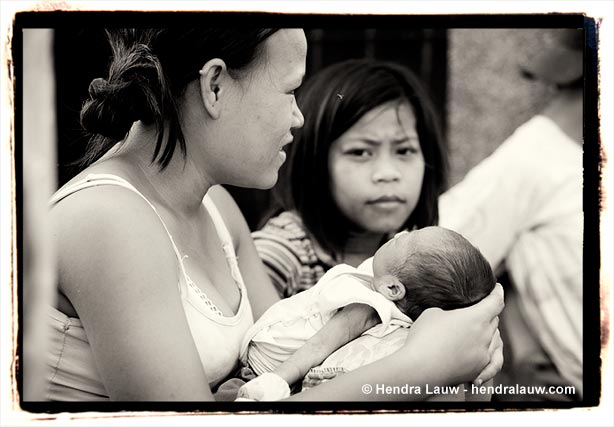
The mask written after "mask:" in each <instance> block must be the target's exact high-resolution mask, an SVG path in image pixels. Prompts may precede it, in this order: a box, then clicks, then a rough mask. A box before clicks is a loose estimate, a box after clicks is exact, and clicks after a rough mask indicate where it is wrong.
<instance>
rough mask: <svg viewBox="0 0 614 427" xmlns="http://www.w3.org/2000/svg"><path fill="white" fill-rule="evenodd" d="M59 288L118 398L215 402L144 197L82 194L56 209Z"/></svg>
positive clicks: (174, 272) (171, 256)
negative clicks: (70, 304)
mask: <svg viewBox="0 0 614 427" xmlns="http://www.w3.org/2000/svg"><path fill="white" fill-rule="evenodd" d="M51 215H52V221H53V224H54V226H55V228H54V239H55V244H56V245H57V246H56V247H57V248H58V251H59V260H58V261H59V279H60V290H61V292H63V293H64V294H65V295H66V297H67V298H68V299H69V300H70V302H71V303H72V305H73V306H74V308H75V309H76V311H77V313H78V315H79V318H80V319H81V322H82V324H83V326H84V328H85V332H86V335H87V337H88V341H89V343H90V345H91V349H92V353H93V357H94V360H95V363H96V366H97V369H98V373H99V375H100V378H101V380H102V382H103V384H104V387H105V389H106V390H107V392H108V394H109V396H110V397H111V399H114V400H146V401H156V400H166V401H170V400H184V401H186V400H201V401H202V400H213V396H212V394H211V390H210V388H209V384H208V379H207V376H206V373H205V372H204V370H203V367H202V364H201V362H200V358H199V356H198V352H197V350H196V346H195V344H194V341H193V338H192V335H191V333H190V330H189V326H188V324H187V320H186V317H185V313H184V310H183V306H182V303H181V299H180V294H179V288H178V280H179V268H178V261H177V257H176V256H175V253H174V251H173V249H172V246H171V243H170V240H169V237H168V235H167V234H166V232H165V231H164V228H163V227H162V224H161V222H160V220H159V219H158V217H157V216H156V215H155V213H154V212H153V211H152V209H151V207H150V206H149V205H147V204H146V202H145V201H143V200H142V199H141V198H140V197H139V196H138V195H135V194H134V193H131V192H129V191H126V190H125V189H122V188H118V187H111V186H108V187H98V188H96V189H95V190H93V189H87V190H82V191H80V192H78V193H76V194H74V195H72V196H70V197H68V198H66V199H65V200H63V201H62V202H61V203H60V204H58V205H56V206H55V207H54V209H53V210H52V213H51Z"/></svg>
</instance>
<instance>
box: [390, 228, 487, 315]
mask: <svg viewBox="0 0 614 427" xmlns="http://www.w3.org/2000/svg"><path fill="white" fill-rule="evenodd" d="M438 229H439V231H440V233H439V234H440V236H438V240H437V242H436V243H435V244H432V245H429V246H425V247H422V245H421V246H420V247H419V248H417V249H416V250H415V251H412V252H411V253H410V254H408V259H407V260H406V262H405V263H404V265H402V266H398V268H397V269H396V271H395V272H394V275H395V276H396V277H397V278H398V279H399V280H400V281H401V283H402V284H403V286H405V298H404V299H403V300H402V301H398V302H397V305H398V307H399V309H400V310H401V311H402V312H403V313H406V314H407V315H408V316H409V317H411V318H412V319H413V320H416V319H417V318H418V316H420V314H422V312H423V311H424V310H426V309H427V308H431V307H439V308H442V309H444V310H453V309H456V308H463V307H468V306H470V305H473V304H475V303H476V302H478V301H481V300H482V299H483V298H485V297H486V296H487V295H488V294H490V292H492V290H493V289H494V287H495V284H496V282H497V279H496V278H495V275H494V273H493V271H492V267H491V266H490V264H489V263H488V261H487V260H486V258H484V255H482V253H481V252H480V250H479V249H478V248H476V247H475V246H473V245H472V244H471V243H469V241H468V240H467V239H465V238H464V237H463V236H461V235H460V234H458V233H456V232H454V231H452V230H448V229H445V228H442V227H438ZM410 257H411V258H413V259H411V260H410V259H409V258H410Z"/></svg>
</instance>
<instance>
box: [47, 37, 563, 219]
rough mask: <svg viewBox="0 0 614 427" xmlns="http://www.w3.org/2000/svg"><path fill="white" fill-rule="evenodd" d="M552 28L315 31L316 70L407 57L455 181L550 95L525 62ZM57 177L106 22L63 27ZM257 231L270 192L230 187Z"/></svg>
mask: <svg viewBox="0 0 614 427" xmlns="http://www.w3.org/2000/svg"><path fill="white" fill-rule="evenodd" d="M547 31H548V30H545V29H441V28H440V29H399V28H365V29H335V28H325V29H322V28H316V29H313V28H312V29H306V30H305V32H306V36H307V39H308V43H309V50H308V56H307V76H309V75H311V74H313V73H314V72H316V71H317V70H319V69H321V68H322V67H325V66H327V65H329V64H331V63H334V62H337V61H340V60H344V59H349V58H360V57H370V58H377V59H383V60H390V61H395V62H399V63H401V64H404V65H406V66H408V67H409V68H411V69H412V70H413V71H414V72H416V73H417V74H418V75H419V76H420V77H421V78H422V80H423V81H424V83H425V85H426V87H427V88H428V90H429V91H430V93H431V96H432V98H433V101H434V103H435V106H436V108H437V109H438V110H439V112H440V115H441V117H442V120H441V122H442V125H443V127H444V134H445V135H446V137H447V143H448V147H449V152H450V165H451V174H450V184H454V183H456V182H458V181H459V180H460V179H462V177H463V176H464V175H465V174H466V173H467V171H468V170H469V169H470V168H471V167H473V166H475V165H476V164H477V163H478V162H479V161H480V160H482V159H483V158H485V157H486V156H488V155H489V154H490V153H492V152H493V151H494V150H495V148H496V147H497V146H498V145H499V144H500V143H501V142H502V141H503V140H504V139H505V138H506V137H508V136H509V135H510V134H511V133H512V132H513V130H514V129H515V128H516V127H517V126H518V125H520V124H521V123H522V122H524V121H526V120H527V119H528V118H529V117H531V115H533V114H534V113H535V112H537V111H539V109H540V108H542V106H543V105H545V103H546V102H547V101H548V100H549V99H550V96H551V93H552V91H551V88H549V87H548V86H546V85H545V84H543V83H538V82H533V81H529V80H527V79H525V78H523V77H522V75H521V73H520V70H519V67H518V64H519V62H520V61H521V60H522V58H523V57H524V56H525V55H526V53H527V52H528V51H529V50H531V49H539V47H540V41H541V39H542V38H543V35H544V34H545V33H546V32H547ZM54 46H55V47H54V54H55V67H56V82H57V113H58V183H59V185H62V184H63V183H65V182H66V181H67V180H69V179H70V178H71V177H72V176H74V175H75V174H76V173H77V172H78V170H79V168H78V166H77V165H75V162H77V161H78V159H79V158H80V157H81V156H82V154H83V151H84V149H85V146H86V143H87V139H86V137H85V136H84V135H83V133H82V131H81V129H80V125H79V111H80V108H81V105H82V104H83V102H84V101H85V99H86V97H87V89H88V86H89V83H90V81H91V80H92V79H94V78H96V77H104V76H106V71H107V67H108V63H109V60H110V54H111V52H110V48H109V47H108V44H107V41H106V38H105V36H104V33H103V31H102V30H100V29H85V28H82V29H75V28H72V27H71V28H59V29H57V30H56V31H55V43H54ZM227 188H228V189H229V191H230V192H231V193H232V195H233V196H234V197H235V199H236V200H237V202H238V204H239V206H240V207H241V209H242V210H243V212H244V214H245V216H246V218H247V220H248V224H249V225H250V227H251V228H252V229H255V228H257V227H258V225H259V223H260V222H261V220H262V218H263V216H264V215H266V212H267V210H268V207H269V206H270V204H271V197H270V191H261V190H252V189H242V188H236V187H230V186H228V187H227Z"/></svg>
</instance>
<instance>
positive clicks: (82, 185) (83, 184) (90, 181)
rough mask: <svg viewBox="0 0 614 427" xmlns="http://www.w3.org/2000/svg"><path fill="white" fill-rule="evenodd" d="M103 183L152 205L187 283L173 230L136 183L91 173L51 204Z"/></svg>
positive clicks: (65, 190)
mask: <svg viewBox="0 0 614 427" xmlns="http://www.w3.org/2000/svg"><path fill="white" fill-rule="evenodd" d="M102 185H115V186H119V187H123V188H126V189H128V190H130V191H132V192H134V193H136V194H138V195H139V196H140V197H141V198H142V199H143V200H144V201H145V202H146V203H147V204H148V205H149V206H150V207H151V209H152V210H153V211H154V213H155V214H156V216H157V217H158V219H159V220H160V222H161V223H162V226H163V227H164V230H165V231H166V234H167V235H168V238H169V240H170V242H171V245H172V246H173V251H175V255H176V256H177V259H178V260H179V267H180V268H181V273H182V274H183V277H184V279H185V281H186V283H187V282H188V281H189V277H188V275H187V272H186V270H185V267H184V265H183V256H182V255H181V253H180V252H179V249H178V248H177V245H176V244H175V241H174V240H173V236H172V234H171V232H170V231H169V229H168V227H167V226H166V223H165V222H164V220H163V219H162V217H161V216H160V214H159V213H158V210H157V209H156V207H155V206H154V205H153V204H152V203H151V202H150V201H149V200H148V199H147V198H146V197H145V196H144V195H143V194H142V193H141V192H140V191H139V190H137V189H136V187H134V185H132V184H130V183H129V182H128V181H126V180H125V179H124V178H122V177H120V176H117V175H112V174H89V175H87V176H86V177H85V178H84V179H82V180H80V181H77V182H75V183H73V184H71V185H69V186H67V187H65V188H62V189H60V190H59V191H57V192H56V193H55V194H54V195H53V196H52V197H51V199H50V200H49V206H50V207H52V206H54V205H56V204H57V203H59V202H60V201H62V200H63V199H65V198H66V197H68V196H70V195H71V194H74V193H76V192H77V191H80V190H83V189H86V188H91V187H97V186H102ZM216 227H217V225H216ZM179 288H180V291H181V292H182V293H183V292H184V290H183V287H182V286H180V287H179Z"/></svg>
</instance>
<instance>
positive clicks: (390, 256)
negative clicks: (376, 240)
mask: <svg viewBox="0 0 614 427" xmlns="http://www.w3.org/2000/svg"><path fill="white" fill-rule="evenodd" d="M413 233H414V232H411V233H410V232H407V231H403V232H401V233H398V234H397V235H396V236H394V237H393V238H392V239H390V240H389V241H388V242H386V243H385V244H384V246H382V247H381V248H379V249H378V250H377V252H375V255H374V256H373V275H374V276H375V277H381V276H385V275H388V274H394V271H395V268H394V267H395V266H397V265H398V264H399V263H402V262H404V260H405V259H406V258H407V255H408V254H409V253H410V251H411V250H413V249H412V246H413V245H411V244H410V243H411V241H412V240H413V238H412V237H413V236H412V234H413Z"/></svg>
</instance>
